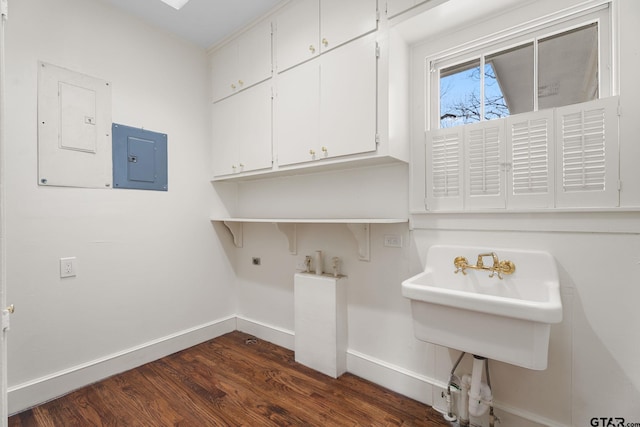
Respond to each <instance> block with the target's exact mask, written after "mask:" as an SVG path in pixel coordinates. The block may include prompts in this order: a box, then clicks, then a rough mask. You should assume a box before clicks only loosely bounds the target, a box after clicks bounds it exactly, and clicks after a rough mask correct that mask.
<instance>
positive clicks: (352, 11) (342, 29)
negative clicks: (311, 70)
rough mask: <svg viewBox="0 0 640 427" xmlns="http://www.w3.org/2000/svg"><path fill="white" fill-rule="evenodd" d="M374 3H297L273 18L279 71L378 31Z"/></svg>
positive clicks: (320, 0) (305, 0) (302, 0)
mask: <svg viewBox="0 0 640 427" xmlns="http://www.w3.org/2000/svg"><path fill="white" fill-rule="evenodd" d="M377 25H378V22H377V4H376V0H349V1H346V2H345V1H341V0H297V1H295V2H291V3H290V4H289V5H288V6H286V7H285V8H284V9H283V10H282V11H280V12H279V13H278V15H277V16H276V18H275V26H276V36H275V58H276V61H275V62H276V67H277V71H278V72H282V71H285V70H287V69H289V68H291V67H293V66H295V65H297V64H300V63H302V62H304V61H306V60H309V59H312V58H313V57H315V56H317V55H319V54H321V53H323V52H327V51H329V50H331V49H333V48H335V47H338V46H340V45H342V44H344V43H346V42H348V41H350V40H353V39H356V38H358V37H360V36H362V35H364V34H367V33H369V32H371V31H375V30H376V29H377Z"/></svg>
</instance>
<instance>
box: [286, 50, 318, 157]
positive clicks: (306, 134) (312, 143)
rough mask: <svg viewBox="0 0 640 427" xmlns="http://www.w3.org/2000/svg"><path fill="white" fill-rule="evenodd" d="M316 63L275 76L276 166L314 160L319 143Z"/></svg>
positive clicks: (308, 63) (311, 62) (306, 64)
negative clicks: (276, 85)
mask: <svg viewBox="0 0 640 427" xmlns="http://www.w3.org/2000/svg"><path fill="white" fill-rule="evenodd" d="M319 119H320V62H319V61H310V62H307V63H305V64H302V65H300V66H299V67H296V68H293V69H291V70H288V71H287V72H285V73H282V74H280V75H279V76H278V90H277V95H276V99H275V103H274V140H275V144H276V147H277V152H278V164H279V165H289V164H294V163H300V162H304V161H311V160H315V159H316V158H318V157H317V156H319V155H320V154H321V153H322V150H321V149H318V146H319V141H320V120H319Z"/></svg>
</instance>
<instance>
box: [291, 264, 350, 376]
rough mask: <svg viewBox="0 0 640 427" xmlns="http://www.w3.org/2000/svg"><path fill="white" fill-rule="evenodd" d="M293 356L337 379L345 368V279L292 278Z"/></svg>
mask: <svg viewBox="0 0 640 427" xmlns="http://www.w3.org/2000/svg"><path fill="white" fill-rule="evenodd" d="M294 300H295V308H294V313H295V344H294V350H295V359H296V362H299V363H302V364H303V365H305V366H308V367H310V368H312V369H315V370H316V371H320V372H322V373H323V374H326V375H329V376H331V377H333V378H337V377H339V376H340V375H342V374H343V373H345V372H346V370H347V278H346V277H338V278H336V277H333V276H330V275H322V276H318V275H315V274H305V273H298V274H296V275H295V278H294Z"/></svg>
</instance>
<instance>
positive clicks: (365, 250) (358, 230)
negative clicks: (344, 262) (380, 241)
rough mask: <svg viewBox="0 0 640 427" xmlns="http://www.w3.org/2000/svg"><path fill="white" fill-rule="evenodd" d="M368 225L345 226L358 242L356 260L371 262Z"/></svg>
mask: <svg viewBox="0 0 640 427" xmlns="http://www.w3.org/2000/svg"><path fill="white" fill-rule="evenodd" d="M369 225H370V224H351V223H349V224H347V227H348V228H349V231H351V233H352V234H353V237H355V238H356V242H358V259H359V260H360V261H371V253H370V252H371V234H370V232H369V230H370V227H369Z"/></svg>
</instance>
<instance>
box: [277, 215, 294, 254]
mask: <svg viewBox="0 0 640 427" xmlns="http://www.w3.org/2000/svg"><path fill="white" fill-rule="evenodd" d="M274 224H275V226H276V228H277V229H278V231H280V232H281V233H282V234H284V235H285V237H286V238H287V241H288V242H289V253H290V254H291V255H297V254H298V247H297V243H296V242H297V239H296V236H297V231H296V224H292V223H286V222H274Z"/></svg>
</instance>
